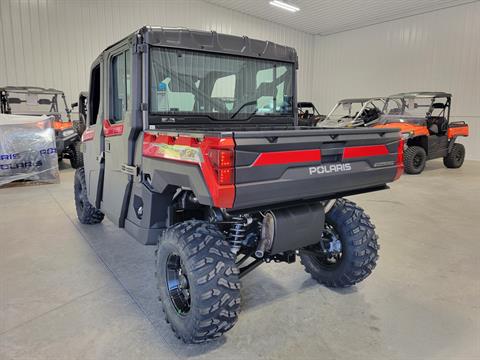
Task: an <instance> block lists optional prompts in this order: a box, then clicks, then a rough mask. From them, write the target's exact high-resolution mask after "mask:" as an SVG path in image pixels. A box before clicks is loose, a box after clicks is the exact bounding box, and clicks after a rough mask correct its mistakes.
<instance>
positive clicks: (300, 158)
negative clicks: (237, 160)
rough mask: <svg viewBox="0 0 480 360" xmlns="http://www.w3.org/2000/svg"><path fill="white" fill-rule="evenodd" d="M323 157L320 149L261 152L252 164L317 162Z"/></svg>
mask: <svg viewBox="0 0 480 360" xmlns="http://www.w3.org/2000/svg"><path fill="white" fill-rule="evenodd" d="M321 159H322V154H321V152H320V150H295V151H276V152H268V153H261V154H260V155H259V156H258V157H257V159H256V160H255V162H254V163H253V164H252V166H265V165H280V164H291V163H305V162H315V161H320V160H321Z"/></svg>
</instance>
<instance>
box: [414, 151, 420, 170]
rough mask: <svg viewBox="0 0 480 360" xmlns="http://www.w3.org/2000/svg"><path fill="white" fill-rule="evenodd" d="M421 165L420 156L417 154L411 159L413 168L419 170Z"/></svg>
mask: <svg viewBox="0 0 480 360" xmlns="http://www.w3.org/2000/svg"><path fill="white" fill-rule="evenodd" d="M421 165H422V155H420V154H417V155H415V156H414V158H413V166H414V167H415V168H419V167H420V166H421Z"/></svg>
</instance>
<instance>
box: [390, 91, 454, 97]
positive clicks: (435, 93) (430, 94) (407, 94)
mask: <svg viewBox="0 0 480 360" xmlns="http://www.w3.org/2000/svg"><path fill="white" fill-rule="evenodd" d="M418 97H423V98H434V97H452V94H450V93H446V92H443V91H416V92H415V91H412V92H405V93H398V94H393V95H390V96H389V98H390V99H392V98H396V99H400V98H418Z"/></svg>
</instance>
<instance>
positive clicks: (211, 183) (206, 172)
mask: <svg viewBox="0 0 480 360" xmlns="http://www.w3.org/2000/svg"><path fill="white" fill-rule="evenodd" d="M234 148H235V142H234V141H233V139H232V138H213V137H206V138H204V139H203V140H202V141H199V140H198V139H196V138H192V137H187V136H179V137H177V138H175V137H173V136H167V135H163V134H158V135H155V134H151V133H145V136H144V139H143V155H144V156H147V157H152V158H160V159H164V160H170V161H181V162H187V163H191V164H197V165H198V166H200V169H201V170H202V174H203V178H204V180H205V183H206V185H207V187H208V190H209V192H210V195H211V196H212V202H213V205H214V206H216V207H219V208H232V207H233V201H234V200H235V184H234V182H233V171H234V168H233V166H231V167H228V166H223V165H220V166H218V165H217V166H216V165H215V164H214V163H213V162H212V159H211V154H210V151H211V150H212V149H217V150H220V151H231V152H232V156H233V151H234ZM232 159H233V158H232ZM231 165H233V161H231Z"/></svg>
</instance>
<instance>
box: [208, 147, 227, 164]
mask: <svg viewBox="0 0 480 360" xmlns="http://www.w3.org/2000/svg"><path fill="white" fill-rule="evenodd" d="M208 158H209V159H210V161H211V162H212V165H213V166H215V167H217V168H220V169H225V168H229V167H233V151H231V150H225V149H209V150H208Z"/></svg>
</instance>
